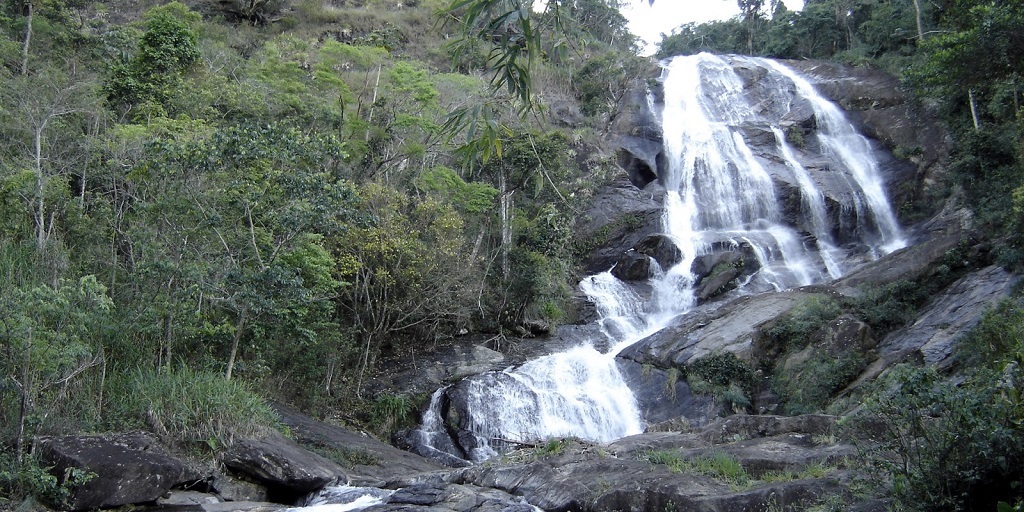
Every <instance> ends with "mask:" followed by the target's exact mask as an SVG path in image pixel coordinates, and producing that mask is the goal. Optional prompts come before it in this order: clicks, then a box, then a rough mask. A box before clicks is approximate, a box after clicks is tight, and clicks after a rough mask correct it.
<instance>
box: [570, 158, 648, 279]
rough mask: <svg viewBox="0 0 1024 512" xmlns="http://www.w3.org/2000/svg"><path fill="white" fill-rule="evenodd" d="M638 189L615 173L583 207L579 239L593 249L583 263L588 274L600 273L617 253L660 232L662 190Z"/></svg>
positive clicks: (616, 256)
mask: <svg viewBox="0 0 1024 512" xmlns="http://www.w3.org/2000/svg"><path fill="white" fill-rule="evenodd" d="M651 188H654V189H655V190H653V191H648V190H641V189H638V188H637V187H635V186H634V185H633V184H632V183H630V182H629V180H628V179H627V177H626V176H619V177H618V178H616V179H615V180H613V181H612V182H611V183H610V184H609V185H608V186H606V187H604V188H602V189H601V190H600V191H599V192H598V193H597V194H596V195H595V197H594V198H593V200H592V201H591V204H590V208H589V209H588V210H587V214H586V223H585V224H584V225H583V226H582V227H581V238H582V239H584V240H589V241H590V243H591V245H592V247H593V249H592V250H591V251H590V253H589V254H588V256H587V257H586V259H585V260H584V261H583V266H584V268H585V269H586V272H587V273H589V274H596V273H598V272H604V271H606V270H608V269H610V268H612V265H615V263H616V262H617V261H618V259H619V256H620V255H621V254H622V253H624V252H626V251H627V250H629V249H630V248H632V247H634V246H635V245H636V244H637V243H639V242H640V240H642V239H643V238H644V237H646V236H648V235H652V234H655V233H658V232H660V231H661V196H662V195H663V194H664V190H662V189H661V188H660V187H651Z"/></svg>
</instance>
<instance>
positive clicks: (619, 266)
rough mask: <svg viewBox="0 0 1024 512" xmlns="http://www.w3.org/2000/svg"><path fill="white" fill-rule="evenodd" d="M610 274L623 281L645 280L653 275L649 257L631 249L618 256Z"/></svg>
mask: <svg viewBox="0 0 1024 512" xmlns="http://www.w3.org/2000/svg"><path fill="white" fill-rule="evenodd" d="M612 275H613V276H615V277H617V278H619V279H621V280H623V281H646V280H647V279H648V278H650V277H651V276H652V275H654V269H653V268H652V267H651V258H650V257H649V256H646V255H644V254H640V253H639V252H637V251H634V250H632V249H631V250H629V251H626V252H624V253H622V256H619V261H618V262H616V263H615V268H613V269H612Z"/></svg>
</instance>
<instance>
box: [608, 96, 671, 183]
mask: <svg viewBox="0 0 1024 512" xmlns="http://www.w3.org/2000/svg"><path fill="white" fill-rule="evenodd" d="M657 93H658V91H657V90H656V91H655V94H657ZM648 94H649V92H648V86H647V82H646V81H644V80H637V81H636V82H635V83H634V85H633V87H632V88H630V89H629V91H627V93H626V94H625V95H624V96H623V100H622V102H621V104H620V105H619V114H618V116H617V117H616V118H615V121H614V123H613V124H612V127H611V132H612V141H613V143H614V144H615V145H616V146H617V147H618V151H617V156H618V164H619V167H621V168H622V169H623V170H625V171H626V174H627V176H629V181H630V183H632V184H633V186H635V187H636V188H638V189H642V188H644V187H646V186H647V185H648V184H649V183H651V182H653V181H655V180H656V179H658V176H659V175H660V172H659V170H660V169H661V168H663V167H664V166H665V165H666V163H665V155H664V153H663V149H662V137H661V124H660V123H659V121H658V117H657V115H656V114H655V113H654V112H651V109H650V102H648V100H647V95H648Z"/></svg>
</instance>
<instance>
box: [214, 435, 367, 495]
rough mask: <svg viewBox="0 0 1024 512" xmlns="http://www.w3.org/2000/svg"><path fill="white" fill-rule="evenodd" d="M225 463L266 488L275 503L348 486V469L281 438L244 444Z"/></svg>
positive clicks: (231, 449) (228, 453)
mask: <svg viewBox="0 0 1024 512" xmlns="http://www.w3.org/2000/svg"><path fill="white" fill-rule="evenodd" d="M221 462H222V463H223V464H224V466H226V467H227V468H228V469H230V470H231V471H233V472H234V473H236V474H239V475H244V476H245V477H246V478H249V479H252V480H254V481H257V482H260V483H262V484H263V485H265V486H266V487H267V489H268V496H270V498H271V499H272V500H273V501H280V502H285V501H290V500H293V499H295V498H297V497H299V496H301V495H303V494H306V493H309V492H311V491H315V490H317V489H320V488H322V487H324V486H325V485H328V484H334V483H339V482H341V483H347V482H348V475H347V474H346V473H345V469H344V468H342V467H341V466H339V465H338V464H336V463H335V462H332V461H330V460H328V459H325V458H324V457H321V456H320V455H317V454H315V453H313V452H310V451H309V450H306V449H305V448H303V447H301V446H299V445H298V444H297V443H295V442H294V441H292V440H290V439H286V438H284V437H283V436H281V435H280V434H274V435H271V436H269V437H268V438H266V439H244V440H241V441H239V442H237V443H235V444H234V445H232V446H231V447H229V448H228V449H227V451H225V452H224V453H223V454H222V455H221Z"/></svg>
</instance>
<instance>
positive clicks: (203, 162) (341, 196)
mask: <svg viewBox="0 0 1024 512" xmlns="http://www.w3.org/2000/svg"><path fill="white" fill-rule="evenodd" d="M150 153H151V154H150V156H149V157H148V158H147V159H146V161H144V162H142V163H141V165H140V166H139V168H137V169H136V170H135V171H134V173H133V174H134V179H136V180H138V181H139V182H141V183H140V189H141V190H140V191H139V192H140V194H141V195H142V196H143V197H144V198H145V201H143V202H141V204H139V205H137V206H136V212H135V218H134V220H133V222H132V224H133V227H132V232H131V235H132V244H133V246H134V247H135V248H134V249H133V252H134V253H136V254H137V255H138V256H137V259H138V260H139V261H137V262H136V263H135V266H136V267H137V268H138V271H139V273H138V274H137V277H138V278H143V279H145V280H146V281H148V282H150V283H152V284H151V285H150V286H149V288H150V289H151V290H161V289H165V290H166V296H167V299H168V300H169V301H170V307H169V308H168V309H167V310H166V311H167V313H161V314H171V312H173V311H177V309H176V307H175V302H176V301H175V300H174V294H175V293H176V290H180V291H182V292H183V293H188V294H189V295H190V298H191V300H187V301H184V302H185V303H186V304H192V305H193V306H191V307H192V308H194V309H195V310H196V312H197V313H199V314H201V315H202V317H203V318H202V320H204V322H205V323H207V324H208V326H207V327H203V329H205V330H206V331H208V334H207V335H206V337H207V339H206V340H205V341H207V342H211V341H216V342H222V343H225V344H226V345H227V347H224V348H223V350H224V351H225V352H226V354H225V356H226V362H225V363H224V375H225V378H227V379H230V378H231V377H232V376H233V374H234V370H235V366H236V362H237V360H238V359H239V358H240V357H241V355H242V341H243V340H244V339H246V336H247V335H248V334H251V333H253V332H254V329H255V332H263V331H265V330H267V329H268V324H265V322H269V325H275V324H276V320H275V318H276V317H277V315H282V314H292V313H294V311H297V310H299V309H302V308H306V307H308V305H309V304H310V303H312V302H323V301H328V300H330V299H332V298H333V293H334V292H333V290H332V289H331V290H329V289H330V288H332V286H328V284H330V283H334V282H333V281H328V280H324V279H323V278H322V277H316V278H315V279H314V276H321V275H322V272H320V271H317V272H313V271H312V270H311V267H307V265H306V264H307V263H310V264H312V262H313V259H315V258H314V257H317V255H320V254H322V251H321V252H318V250H317V246H322V244H321V243H320V242H317V241H316V240H317V239H316V238H315V237H314V235H322V236H325V237H329V236H332V235H333V234H334V233H335V232H336V231H338V230H341V229H342V228H343V227H344V225H345V224H346V222H347V221H346V218H347V216H348V215H349V213H350V210H351V204H350V203H351V201H352V200H353V196H352V191H351V188H350V187H349V186H348V184H346V183H345V182H343V181H341V180H340V179H338V178H337V176H336V172H337V166H338V165H340V163H341V160H342V159H343V158H344V156H345V155H344V152H343V150H342V146H341V144H340V143H339V142H338V141H337V139H335V138H334V137H333V136H331V135H306V134H303V133H302V132H300V131H298V130H295V129H291V128H288V127H285V126H282V125H269V126H240V127H228V128H223V129H220V130H217V131H214V132H213V133H212V134H210V135H209V136H208V137H202V138H199V139H189V138H183V140H180V141H176V140H162V141H158V142H157V143H156V144H154V145H153V146H152V147H151V148H150ZM311 237H313V238H311ZM301 255H306V257H301ZM323 265H324V264H323V263H317V264H316V266H317V267H320V266H323ZM145 272H148V273H151V274H150V275H147V274H146V273H145ZM337 284H340V283H337ZM172 285H173V286H172ZM289 311H291V312H292V313H288V312H289ZM295 327H296V328H302V327H303V326H301V325H296V326H295ZM278 332H280V331H278ZM199 336H203V335H202V334H199ZM301 336H303V335H297V337H301ZM225 337H227V339H226V340H225ZM218 344H219V343H218ZM216 348H218V349H219V348H221V347H216Z"/></svg>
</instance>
